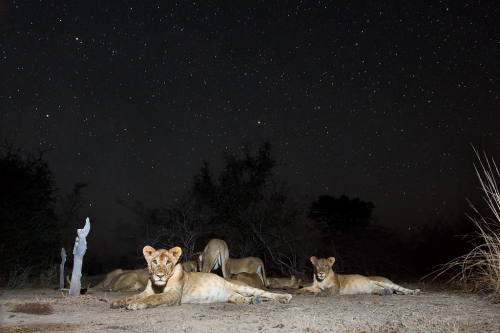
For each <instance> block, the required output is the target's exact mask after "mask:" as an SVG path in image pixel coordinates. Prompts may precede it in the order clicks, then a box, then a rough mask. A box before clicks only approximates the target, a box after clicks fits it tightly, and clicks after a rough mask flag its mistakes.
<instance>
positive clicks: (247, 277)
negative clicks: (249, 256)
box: [228, 273, 266, 289]
mask: <svg viewBox="0 0 500 333" xmlns="http://www.w3.org/2000/svg"><path fill="white" fill-rule="evenodd" d="M228 280H230V281H238V282H243V283H244V284H246V285H248V286H250V287H254V288H259V289H266V286H264V284H263V283H262V279H261V278H260V276H259V275H258V274H255V273H238V274H232V275H231V277H230V278H229V279H228Z"/></svg>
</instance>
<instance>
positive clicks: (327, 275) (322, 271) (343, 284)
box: [293, 257, 420, 296]
mask: <svg viewBox="0 0 500 333" xmlns="http://www.w3.org/2000/svg"><path fill="white" fill-rule="evenodd" d="M311 262H312V264H313V266H314V280H313V285H312V286H310V287H306V288H302V289H299V290H296V291H294V292H293V293H294V294H307V293H314V294H318V295H321V296H326V295H339V294H340V295H345V294H378V295H388V294H392V293H393V292H398V293H402V294H405V295H419V294H420V290H419V289H415V290H411V289H406V288H403V287H401V286H399V285H397V284H395V283H393V282H392V281H390V280H389V279H386V278H383V277H381V276H376V277H371V278H368V277H366V276H363V275H357V274H352V275H340V274H336V273H334V272H333V269H332V266H333V263H334V262H335V258H334V257H330V258H328V259H318V258H316V257H311Z"/></svg>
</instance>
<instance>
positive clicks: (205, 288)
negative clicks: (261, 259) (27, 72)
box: [111, 246, 292, 310]
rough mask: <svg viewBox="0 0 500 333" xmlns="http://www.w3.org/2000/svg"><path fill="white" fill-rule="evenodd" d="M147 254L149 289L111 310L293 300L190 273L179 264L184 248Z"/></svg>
mask: <svg viewBox="0 0 500 333" xmlns="http://www.w3.org/2000/svg"><path fill="white" fill-rule="evenodd" d="M143 254H144V258H146V261H147V262H148V268H149V272H150V278H149V281H148V285H147V287H146V290H144V291H143V292H142V293H140V294H137V295H134V296H132V297H129V298H126V299H120V300H114V301H113V302H112V303H111V308H119V307H126V308H127V309H129V310H139V309H146V308H151V307H154V306H158V305H179V304H181V303H218V302H230V303H261V302H262V297H264V298H267V299H272V300H276V301H278V302H280V303H289V302H290V300H291V299H292V295H290V294H276V293H270V292H266V291H264V290H261V289H256V288H252V287H249V286H244V285H239V284H236V283H232V282H229V281H226V280H224V279H223V278H221V277H220V276H217V275H215V274H210V273H189V272H186V271H185V270H184V269H183V267H182V265H180V264H179V265H176V264H177V261H178V260H179V258H180V256H181V254H182V250H181V248H180V247H174V248H172V249H170V250H169V251H167V250H164V249H161V250H158V251H156V250H155V249H153V248H152V247H151V246H146V247H144V249H143Z"/></svg>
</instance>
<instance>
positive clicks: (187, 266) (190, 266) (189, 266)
mask: <svg viewBox="0 0 500 333" xmlns="http://www.w3.org/2000/svg"><path fill="white" fill-rule="evenodd" d="M181 265H182V267H183V268H184V270H185V271H186V272H197V271H198V268H197V266H198V264H197V263H196V261H194V260H189V261H184V262H181Z"/></svg>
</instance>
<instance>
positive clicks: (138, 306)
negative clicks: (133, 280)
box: [127, 301, 148, 310]
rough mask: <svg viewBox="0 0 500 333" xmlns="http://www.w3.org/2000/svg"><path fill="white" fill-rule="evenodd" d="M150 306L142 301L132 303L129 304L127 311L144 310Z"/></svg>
mask: <svg viewBox="0 0 500 333" xmlns="http://www.w3.org/2000/svg"><path fill="white" fill-rule="evenodd" d="M147 307H148V305H147V304H146V303H144V302H141V301H132V302H130V303H128V304H127V310H142V309H146V308H147Z"/></svg>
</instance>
